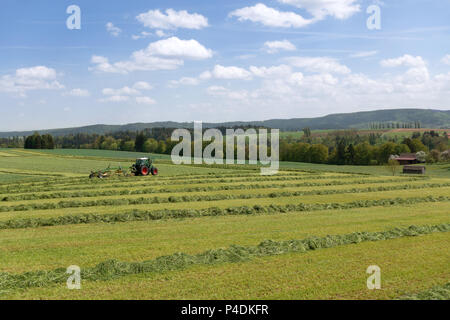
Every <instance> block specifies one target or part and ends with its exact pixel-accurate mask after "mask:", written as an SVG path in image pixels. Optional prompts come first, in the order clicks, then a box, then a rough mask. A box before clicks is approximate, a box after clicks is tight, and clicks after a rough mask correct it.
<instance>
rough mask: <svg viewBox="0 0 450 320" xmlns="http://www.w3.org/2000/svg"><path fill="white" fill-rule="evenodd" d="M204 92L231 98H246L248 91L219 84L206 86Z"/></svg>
mask: <svg viewBox="0 0 450 320" xmlns="http://www.w3.org/2000/svg"><path fill="white" fill-rule="evenodd" d="M206 92H207V93H208V94H209V95H211V96H215V97H225V98H228V99H232V100H244V99H247V98H248V91H246V90H240V91H233V90H230V89H227V88H225V87H221V86H211V87H208V89H206Z"/></svg>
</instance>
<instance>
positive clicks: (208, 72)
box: [199, 71, 213, 80]
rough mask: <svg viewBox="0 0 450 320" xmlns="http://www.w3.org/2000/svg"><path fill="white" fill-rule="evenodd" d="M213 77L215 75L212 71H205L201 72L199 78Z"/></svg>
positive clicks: (207, 78)
mask: <svg viewBox="0 0 450 320" xmlns="http://www.w3.org/2000/svg"><path fill="white" fill-rule="evenodd" d="M212 77H213V75H212V73H211V72H210V71H204V72H202V73H201V74H200V76H199V79H200V80H209V79H211V78H212Z"/></svg>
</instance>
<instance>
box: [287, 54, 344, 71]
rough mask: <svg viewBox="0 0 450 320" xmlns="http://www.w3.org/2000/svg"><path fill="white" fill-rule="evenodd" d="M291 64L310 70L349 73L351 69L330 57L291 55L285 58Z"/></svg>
mask: <svg viewBox="0 0 450 320" xmlns="http://www.w3.org/2000/svg"><path fill="white" fill-rule="evenodd" d="M285 60H286V61H287V62H288V63H289V64H290V65H292V66H294V67H297V68H302V69H305V70H306V71H309V72H321V73H338V74H348V73H350V72H351V70H350V69H349V68H348V67H347V66H345V65H342V64H340V63H339V62H338V61H337V60H336V59H334V58H329V57H290V58H286V59H285Z"/></svg>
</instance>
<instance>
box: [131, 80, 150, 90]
mask: <svg viewBox="0 0 450 320" xmlns="http://www.w3.org/2000/svg"><path fill="white" fill-rule="evenodd" d="M133 88H134V89H137V90H152V89H153V86H152V85H151V84H150V83H148V82H145V81H138V82H136V83H135V84H134V85H133Z"/></svg>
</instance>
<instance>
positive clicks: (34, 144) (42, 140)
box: [24, 132, 55, 149]
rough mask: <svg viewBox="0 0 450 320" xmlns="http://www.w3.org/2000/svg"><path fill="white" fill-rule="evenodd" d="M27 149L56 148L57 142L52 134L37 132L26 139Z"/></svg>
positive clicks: (25, 146) (25, 145)
mask: <svg viewBox="0 0 450 320" xmlns="http://www.w3.org/2000/svg"><path fill="white" fill-rule="evenodd" d="M24 148H25V149H55V142H54V141H53V137H52V135H50V134H44V135H42V136H41V135H40V134H39V133H37V132H36V133H35V134H33V135H32V136H29V137H27V138H26V139H25V142H24Z"/></svg>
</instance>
